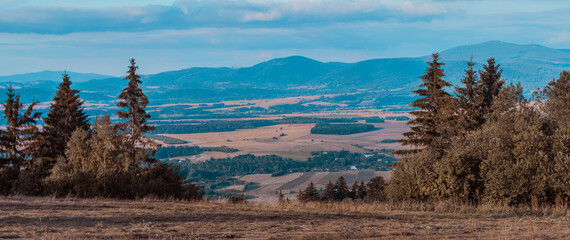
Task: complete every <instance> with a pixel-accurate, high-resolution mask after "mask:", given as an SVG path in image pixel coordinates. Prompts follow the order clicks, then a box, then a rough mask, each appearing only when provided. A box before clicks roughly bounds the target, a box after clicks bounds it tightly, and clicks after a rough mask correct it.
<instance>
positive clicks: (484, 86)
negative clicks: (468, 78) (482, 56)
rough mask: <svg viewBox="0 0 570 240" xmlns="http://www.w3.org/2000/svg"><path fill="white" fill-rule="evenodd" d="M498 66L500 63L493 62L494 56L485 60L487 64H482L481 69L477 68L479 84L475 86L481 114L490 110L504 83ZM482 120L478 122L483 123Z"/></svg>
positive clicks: (501, 71)
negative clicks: (479, 100)
mask: <svg viewBox="0 0 570 240" xmlns="http://www.w3.org/2000/svg"><path fill="white" fill-rule="evenodd" d="M500 67H501V65H500V64H496V63H495V58H490V59H489V60H487V64H486V65H483V70H479V78H480V81H479V86H477V89H478V93H477V94H478V95H479V96H480V97H481V104H480V106H479V110H480V111H481V112H480V114H481V115H485V114H488V113H489V112H491V111H492V109H491V106H492V105H493V101H494V99H495V97H496V96H497V95H499V92H500V91H501V89H502V88H503V85H504V84H505V81H504V80H501V75H502V73H503V70H502V69H500ZM484 121H485V120H484V119H481V122H480V124H483V122H484Z"/></svg>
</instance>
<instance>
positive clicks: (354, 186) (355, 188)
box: [350, 181, 358, 199]
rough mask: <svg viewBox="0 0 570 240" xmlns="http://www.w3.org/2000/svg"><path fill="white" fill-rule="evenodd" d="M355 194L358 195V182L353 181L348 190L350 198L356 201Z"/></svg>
mask: <svg viewBox="0 0 570 240" xmlns="http://www.w3.org/2000/svg"><path fill="white" fill-rule="evenodd" d="M356 193H358V181H354V184H352V188H351V189H350V198H352V199H356Z"/></svg>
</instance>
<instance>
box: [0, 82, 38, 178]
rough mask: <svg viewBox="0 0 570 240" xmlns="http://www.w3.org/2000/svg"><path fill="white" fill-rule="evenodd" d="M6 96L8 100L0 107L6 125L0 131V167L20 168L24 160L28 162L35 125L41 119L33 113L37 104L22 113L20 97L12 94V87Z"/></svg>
mask: <svg viewBox="0 0 570 240" xmlns="http://www.w3.org/2000/svg"><path fill="white" fill-rule="evenodd" d="M6 95H7V96H8V98H7V99H6V101H5V102H4V103H2V106H4V117H5V118H6V123H7V124H6V129H5V130H0V134H1V136H0V147H1V152H2V153H3V155H4V156H3V158H2V159H1V160H2V162H1V163H0V166H3V165H6V164H12V165H13V166H15V167H20V166H23V165H24V163H26V162H25V161H26V160H30V156H31V155H32V154H33V147H34V144H35V143H34V141H35V140H36V137H37V134H38V128H37V127H36V126H35V124H36V120H37V119H39V118H40V117H41V113H39V112H35V113H34V107H35V106H36V105H37V104H38V103H39V102H37V101H33V102H32V103H31V104H30V105H29V106H28V107H27V108H25V109H26V111H24V112H23V113H22V111H21V110H24V104H23V103H21V102H20V95H18V94H16V93H14V88H12V86H10V87H9V88H8V92H7V93H6ZM28 163H29V162H28Z"/></svg>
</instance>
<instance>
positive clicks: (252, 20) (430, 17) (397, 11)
mask: <svg viewBox="0 0 570 240" xmlns="http://www.w3.org/2000/svg"><path fill="white" fill-rule="evenodd" d="M569 14H570V1H558V0H543V1H531V0H518V1H514V0H513V1H509V0H503V1H501V0H429V1H418V0H408V1H400V0H272V1H270V0H265V1H263V0H209V1H205V0H176V1H172V0H170V1H168V0H163V1H158V0H136V1H133V0H113V1H110V0H96V1H95V0H82V1H78V0H73V1H72V0H58V1H56V0H34V1H32V0H0V75H10V74H17V73H26V72H36V71H42V70H58V71H61V70H64V69H65V70H68V71H75V72H95V73H102V74H110V75H116V76H119V75H123V74H124V72H125V71H126V69H127V68H126V66H127V65H128V59H129V58H131V57H134V58H136V59H137V62H138V64H139V65H140V67H141V69H140V71H141V73H157V72H162V71H168V70H178V69H182V68H188V67H196V66H199V67H200V66H208V67H217V66H229V67H243V66H250V65H253V64H255V63H258V62H261V61H264V60H268V59H272V58H277V57H284V56H290V55H303V56H307V57H311V58H314V59H317V60H320V61H343V62H355V61H360V60H365V59H370V58H386V57H415V56H423V55H427V54H430V53H432V52H436V51H442V50H445V49H448V48H452V47H455V46H459V45H466V44H475V43H480V42H485V41H489V40H500V41H506V42H512V43H519V44H542V45H545V46H548V47H552V48H564V49H570V21H568V16H569Z"/></svg>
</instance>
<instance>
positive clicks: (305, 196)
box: [297, 181, 319, 202]
mask: <svg viewBox="0 0 570 240" xmlns="http://www.w3.org/2000/svg"><path fill="white" fill-rule="evenodd" d="M297 200H299V201H301V202H314V201H318V200H319V192H317V188H316V187H315V184H313V181H311V182H310V183H309V185H307V188H306V189H305V191H304V192H303V191H301V190H299V195H297Z"/></svg>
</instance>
